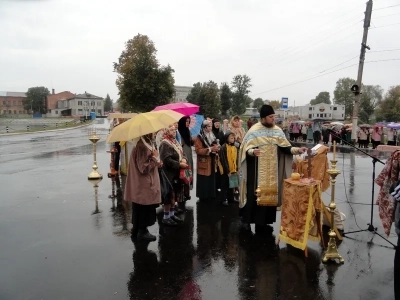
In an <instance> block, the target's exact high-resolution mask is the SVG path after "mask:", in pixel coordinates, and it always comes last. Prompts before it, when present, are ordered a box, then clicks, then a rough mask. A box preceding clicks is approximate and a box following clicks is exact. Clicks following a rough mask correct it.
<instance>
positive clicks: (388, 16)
mask: <svg viewBox="0 0 400 300" xmlns="http://www.w3.org/2000/svg"><path fill="white" fill-rule="evenodd" d="M397 15H400V13H397V14H391V15H385V16H379V17H374V20H375V19H380V18H385V17H390V16H397Z"/></svg>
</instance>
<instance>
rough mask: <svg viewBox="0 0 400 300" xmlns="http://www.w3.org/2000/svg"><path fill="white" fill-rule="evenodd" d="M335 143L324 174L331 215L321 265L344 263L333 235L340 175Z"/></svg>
mask: <svg viewBox="0 0 400 300" xmlns="http://www.w3.org/2000/svg"><path fill="white" fill-rule="evenodd" d="M336 163H337V160H336V142H334V143H333V159H332V160H331V168H330V169H328V170H327V171H326V172H327V173H328V174H329V176H330V177H331V183H332V186H331V203H329V206H328V209H329V212H330V213H331V230H330V231H329V234H328V235H329V242H328V249H327V250H326V252H325V254H324V257H323V258H322V262H323V263H327V262H328V261H329V260H335V259H339V262H340V263H344V259H343V257H342V256H341V255H340V254H339V251H338V249H337V246H336V233H335V230H334V229H335V210H336V203H335V187H336V176H338V175H339V174H340V170H338V169H336Z"/></svg>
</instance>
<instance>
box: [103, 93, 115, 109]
mask: <svg viewBox="0 0 400 300" xmlns="http://www.w3.org/2000/svg"><path fill="white" fill-rule="evenodd" d="M112 110H113V101H112V100H111V98H110V95H109V94H107V96H106V98H105V99H104V111H112Z"/></svg>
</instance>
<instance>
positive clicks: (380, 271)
mask: <svg viewBox="0 0 400 300" xmlns="http://www.w3.org/2000/svg"><path fill="white" fill-rule="evenodd" d="M95 126H96V127H97V128H98V132H100V136H101V141H100V142H99V144H98V151H99V152H98V164H99V171H100V172H101V173H103V175H104V176H105V178H104V179H103V180H102V181H101V182H100V183H99V185H98V188H97V193H96V191H95V190H96V187H94V186H93V185H92V184H91V183H89V182H88V181H87V180H86V178H87V175H88V174H89V172H90V170H91V166H92V159H93V157H92V145H91V143H90V141H89V140H88V139H87V128H81V129H72V130H69V131H64V132H51V133H50V132H49V133H40V134H29V135H21V136H9V137H4V136H3V137H0V150H1V152H0V164H1V169H0V185H1V191H2V197H1V199H0V239H1V241H2V244H1V251H0V299H1V300H3V299H4V300H8V299H140V300H142V299H315V300H317V299H393V256H394V251H393V250H392V249H390V248H388V247H386V246H388V244H387V243H386V242H385V241H383V240H382V239H380V238H379V237H378V236H375V237H374V238H373V243H372V244H369V243H368V242H369V241H370V239H371V238H372V237H373V236H371V233H368V232H363V233H359V234H355V235H352V236H351V238H345V239H344V240H343V242H342V243H341V244H340V246H339V252H340V253H341V255H342V256H343V257H344V259H345V264H344V265H340V266H337V265H335V264H328V265H323V264H322V263H321V258H322V255H323V250H322V249H321V247H320V246H319V245H318V244H317V243H313V242H309V252H308V258H305V257H304V254H303V252H301V251H298V250H297V249H294V248H292V247H290V246H287V245H286V244H285V243H283V242H281V243H280V248H278V247H276V245H275V241H276V234H277V233H278V226H279V222H278V223H277V224H275V225H274V233H273V235H270V236H268V235H265V236H262V235H261V236H259V235H252V234H248V233H243V232H241V231H240V230H239V220H238V208H237V207H236V206H235V205H233V204H232V205H230V206H229V207H221V206H219V205H217V204H212V203H210V204H203V203H201V204H197V203H196V199H195V195H194V191H193V192H192V200H190V201H188V203H187V211H186V212H185V213H184V215H183V218H184V224H183V225H182V226H181V227H179V228H166V227H164V226H162V225H161V217H162V215H161V207H160V208H159V209H158V212H159V215H158V217H159V220H158V222H157V223H156V224H155V225H154V226H152V227H151V228H149V229H150V232H151V233H152V234H155V235H157V241H156V242H153V243H150V244H147V243H144V244H143V243H133V242H132V241H131V238H130V228H131V223H130V220H131V211H130V205H129V204H127V203H125V202H124V201H122V193H123V189H124V185H125V178H124V177H122V178H121V179H119V180H115V181H112V180H111V179H108V178H106V173H107V172H108V167H109V154H107V153H106V150H107V149H108V145H106V144H105V142H104V140H105V137H106V135H107V133H108V121H107V120H105V122H104V123H103V124H97V125H95ZM345 152H346V151H345ZM345 152H343V154H339V155H338V160H339V162H338V168H339V169H340V170H341V171H342V174H343V176H342V175H340V176H339V177H338V179H337V193H336V198H337V203H338V208H339V209H340V210H341V211H343V212H344V213H345V215H346V216H347V220H346V221H345V229H346V231H350V230H357V229H358V227H357V224H358V226H360V227H362V228H366V226H367V225H366V224H367V223H369V221H370V206H369V205H368V204H369V203H370V201H371V181H372V163H371V159H369V158H367V157H365V155H364V156H362V155H359V154H355V153H345ZM347 152H348V151H347ZM374 154H377V155H379V157H380V158H381V159H383V160H385V159H386V158H387V154H383V153H378V152H376V153H374ZM376 167H377V174H379V172H380V171H381V170H382V167H383V166H381V165H379V164H377V166H376ZM377 192H378V189H377V188H376V194H377ZM323 199H324V202H325V203H328V202H329V200H330V190H328V191H327V192H326V193H324V194H323ZM348 201H350V202H351V203H353V204H352V207H353V209H354V214H353V212H352V210H351V209H350V206H349V203H348ZM356 203H361V204H356ZM374 209H375V214H374V225H375V226H377V227H378V231H379V232H381V233H382V226H381V222H380V220H379V216H378V212H377V207H374ZM277 219H278V220H279V219H280V216H279V215H278V216H277ZM355 220H356V221H357V224H356V222H355ZM253 229H254V228H253ZM393 232H394V231H393ZM390 240H391V241H392V242H395V241H396V240H397V239H396V236H395V235H394V234H392V235H391V237H390Z"/></svg>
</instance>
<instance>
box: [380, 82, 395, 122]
mask: <svg viewBox="0 0 400 300" xmlns="http://www.w3.org/2000/svg"><path fill="white" fill-rule="evenodd" d="M376 120H377V121H386V122H398V121H400V85H398V86H393V87H391V88H390V89H389V90H388V92H387V93H386V95H385V98H384V99H383V100H382V102H381V103H380V105H379V109H377V112H376Z"/></svg>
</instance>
